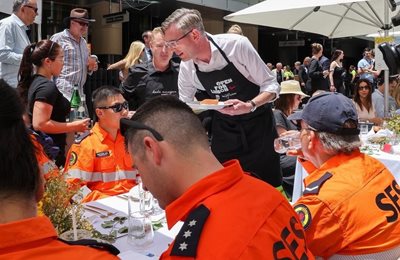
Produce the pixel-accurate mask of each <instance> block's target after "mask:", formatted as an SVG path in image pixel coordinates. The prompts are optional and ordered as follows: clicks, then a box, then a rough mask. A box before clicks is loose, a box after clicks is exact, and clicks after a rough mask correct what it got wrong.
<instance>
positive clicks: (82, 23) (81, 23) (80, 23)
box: [73, 20, 89, 27]
mask: <svg viewBox="0 0 400 260" xmlns="http://www.w3.org/2000/svg"><path fill="white" fill-rule="evenodd" d="M73 21H74V22H76V23H79V25H80V26H82V27H84V26H86V27H89V24H88V23H85V22H82V21H78V20H73Z"/></svg>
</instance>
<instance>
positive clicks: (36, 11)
mask: <svg viewBox="0 0 400 260" xmlns="http://www.w3.org/2000/svg"><path fill="white" fill-rule="evenodd" d="M24 6H25V7H28V8H30V9H32V10H33V11H34V12H35V13H36V14H37V13H38V10H39V9H38V8H37V7H34V6H30V5H24Z"/></svg>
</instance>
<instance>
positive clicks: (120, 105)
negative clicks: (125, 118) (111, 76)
mask: <svg viewBox="0 0 400 260" xmlns="http://www.w3.org/2000/svg"><path fill="white" fill-rule="evenodd" d="M98 108H99V109H112V110H113V111H114V113H119V112H121V111H122V109H126V110H128V109H129V104H128V102H127V101H125V102H124V103H116V104H114V105H112V106H108V107H98Z"/></svg>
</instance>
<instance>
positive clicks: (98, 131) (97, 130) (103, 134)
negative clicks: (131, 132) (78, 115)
mask: <svg viewBox="0 0 400 260" xmlns="http://www.w3.org/2000/svg"><path fill="white" fill-rule="evenodd" d="M91 131H92V133H93V134H95V135H96V136H97V137H98V138H99V140H100V142H102V143H104V140H106V139H110V140H111V141H112V142H113V143H116V142H117V141H118V140H119V139H121V138H122V135H121V133H120V132H119V131H118V133H117V138H115V141H114V140H112V138H111V137H110V134H109V133H108V132H107V131H106V130H104V129H103V128H102V127H101V126H100V124H99V123H98V122H96V124H94V126H93V128H92V130H91Z"/></svg>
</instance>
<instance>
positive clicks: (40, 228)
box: [0, 217, 118, 260]
mask: <svg viewBox="0 0 400 260" xmlns="http://www.w3.org/2000/svg"><path fill="white" fill-rule="evenodd" d="M0 231H1V236H0V259H1V260H9V259H40V260H47V259H49V260H50V259H51V260H52V259H57V260H58V259H60V260H64V259H65V260H70V259H85V260H89V259H93V260H95V259H96V260H97V259H118V257H116V256H114V255H112V254H110V253H108V252H107V251H102V250H98V249H94V248H90V247H87V246H80V245H73V246H72V245H68V244H65V243H63V242H61V241H60V240H58V239H57V233H56V231H55V229H54V227H53V225H52V224H51V222H50V220H49V219H48V218H47V217H34V218H29V219H24V220H20V221H15V222H9V223H5V224H0Z"/></svg>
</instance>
